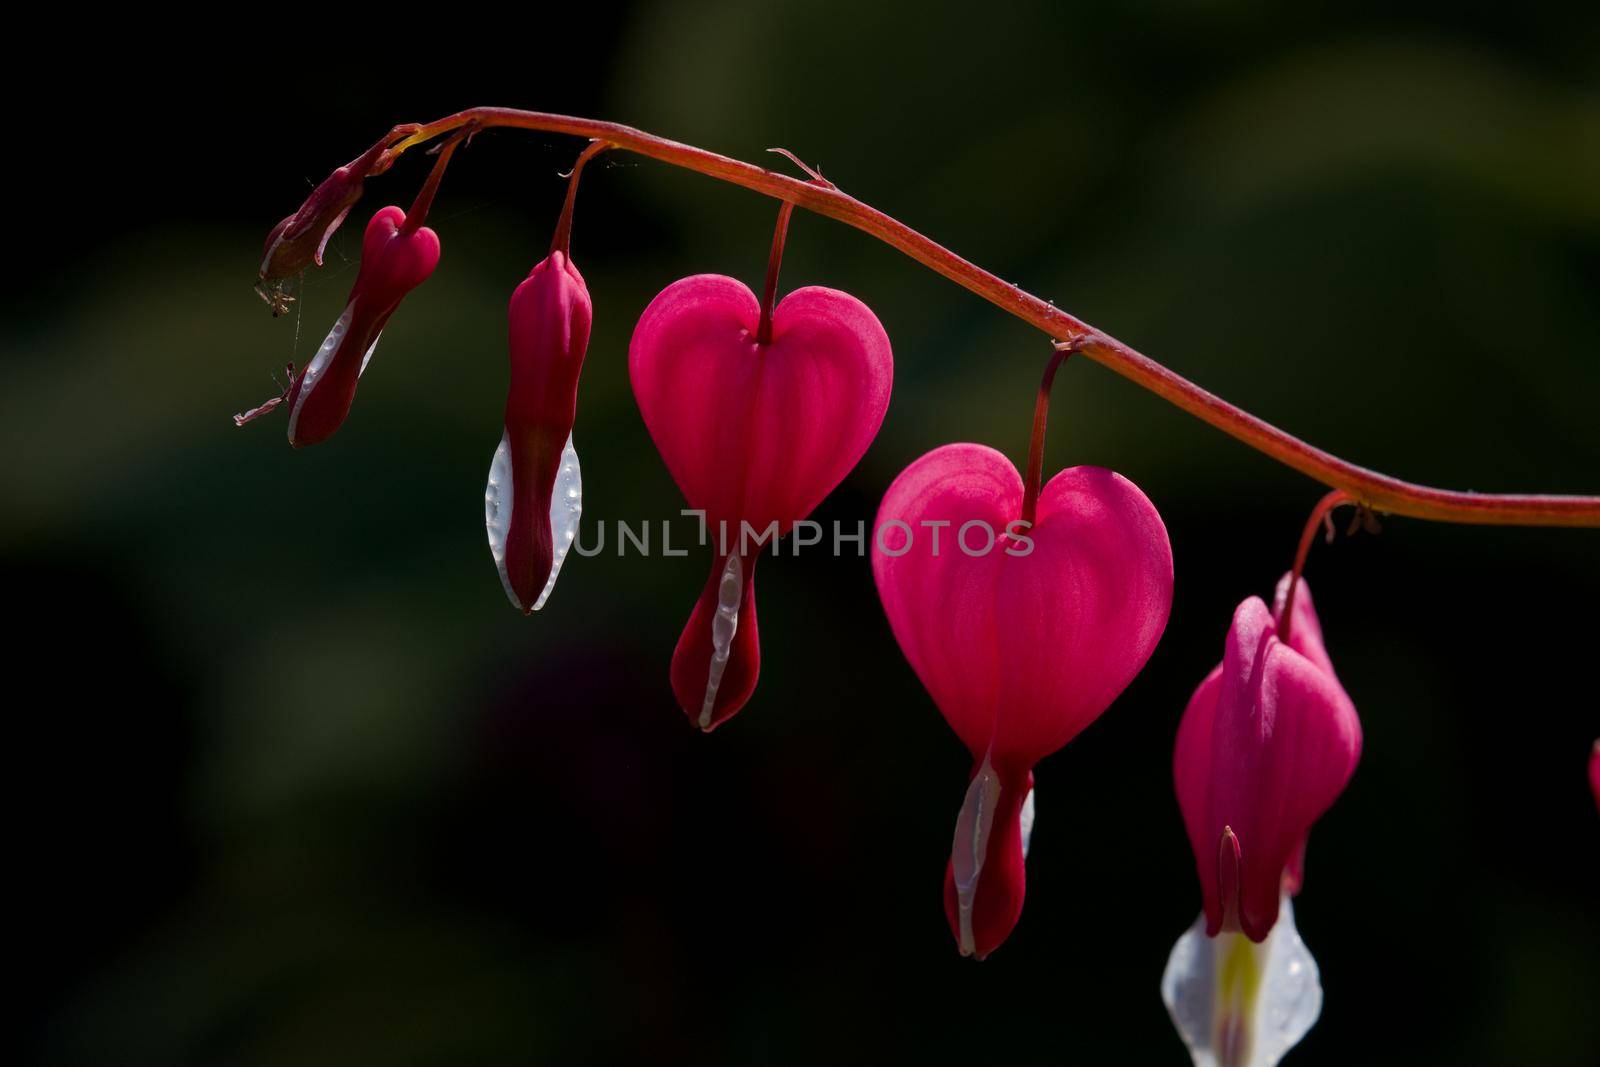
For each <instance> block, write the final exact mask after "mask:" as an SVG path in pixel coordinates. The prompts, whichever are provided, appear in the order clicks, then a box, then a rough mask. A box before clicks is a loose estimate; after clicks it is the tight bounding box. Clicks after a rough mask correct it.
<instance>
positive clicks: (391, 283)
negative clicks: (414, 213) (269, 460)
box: [284, 207, 439, 448]
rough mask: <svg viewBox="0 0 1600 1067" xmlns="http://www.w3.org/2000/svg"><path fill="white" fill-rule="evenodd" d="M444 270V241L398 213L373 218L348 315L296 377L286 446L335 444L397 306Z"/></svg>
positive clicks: (384, 212) (391, 209) (385, 212)
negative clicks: (441, 258)
mask: <svg viewBox="0 0 1600 1067" xmlns="http://www.w3.org/2000/svg"><path fill="white" fill-rule="evenodd" d="M438 265H439V237H438V235H437V234H435V233H434V232H433V231H432V230H430V229H428V228H427V227H426V226H421V227H419V226H417V225H416V224H408V216H407V215H406V213H405V212H404V211H402V210H400V209H399V208H397V207H386V208H384V209H382V210H381V211H379V212H378V213H377V214H376V215H374V216H372V221H371V222H369V223H367V233H366V236H365V237H364V238H363V239H362V242H361V270H360V272H359V273H358V274H357V275H356V283H355V285H354V286H353V287H352V288H351V290H350V300H349V302H348V303H347V304H346V305H345V309H344V313H343V314H342V315H340V316H339V320H338V321H337V322H335V323H334V324H333V329H332V330H331V331H330V332H329V333H328V336H327V339H326V340H324V341H323V342H322V347H320V348H319V349H317V354H316V355H315V356H313V357H312V359H311V362H309V363H307V364H306V365H305V366H304V367H303V368H302V369H301V371H300V373H299V374H298V375H296V376H295V379H294V381H293V383H292V384H291V385H290V386H289V394H288V396H287V397H286V398H285V401H284V402H285V403H287V404H288V405H289V443H290V444H291V445H293V446H294V447H296V448H303V447H304V446H306V445H314V444H318V443H319V442H322V441H326V440H327V439H328V438H330V437H332V436H333V434H334V431H336V430H337V429H338V428H339V427H340V426H341V425H343V423H344V420H345V416H346V415H348V414H350V405H351V403H352V402H354V400H355V396H356V382H357V380H358V379H359V378H360V377H361V374H362V372H363V371H365V370H366V369H367V363H368V362H370V361H371V359H372V353H373V350H374V349H376V348H377V347H378V336H379V335H380V334H381V333H382V332H383V328H384V326H385V325H386V324H387V323H388V321H389V316H390V315H393V314H394V311H395V309H396V308H397V307H399V306H400V301H401V299H402V298H404V297H405V295H406V294H407V293H409V292H410V291H411V290H413V289H415V288H416V287H417V286H419V285H421V284H422V283H423V282H425V281H427V279H428V276H429V275H430V274H432V273H433V269H434V268H435V267H437V266H438Z"/></svg>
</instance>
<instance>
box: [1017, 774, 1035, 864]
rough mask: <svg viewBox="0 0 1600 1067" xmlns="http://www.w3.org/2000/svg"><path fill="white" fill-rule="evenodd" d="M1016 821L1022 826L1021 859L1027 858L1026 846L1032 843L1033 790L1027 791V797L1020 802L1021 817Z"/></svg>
mask: <svg viewBox="0 0 1600 1067" xmlns="http://www.w3.org/2000/svg"><path fill="white" fill-rule="evenodd" d="M1018 821H1019V822H1020V823H1021V824H1022V858H1023V859H1027V858H1028V845H1029V844H1031V843H1032V841H1033V790H1031V789H1030V790H1028V795H1027V797H1026V798H1025V799H1024V800H1023V802H1022V815H1021V816H1020V817H1019V819H1018Z"/></svg>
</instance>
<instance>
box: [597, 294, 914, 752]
mask: <svg viewBox="0 0 1600 1067" xmlns="http://www.w3.org/2000/svg"><path fill="white" fill-rule="evenodd" d="M760 319H761V306H760V304H759V302H758V301H757V300H756V297H755V294H754V293H752V292H751V291H750V290H749V289H748V288H747V287H746V286H745V285H744V284H743V283H742V282H739V281H738V280H736V279H734V278H728V277H723V276H721V275H716V274H700V275H696V276H694V277H691V278H684V279H682V280H680V281H677V282H674V283H673V284H672V285H669V286H668V287H667V288H666V289H664V290H663V291H662V292H661V293H660V295H658V296H657V297H656V298H655V299H654V300H653V301H651V302H650V306H649V307H648V308H646V309H645V311H644V314H643V315H642V316H641V317H640V319H639V325H638V326H637V327H636V328H635V329H634V332H633V341H632V344H631V345H630V347H629V353H628V367H629V372H630V374H631V377H632V380H633V394H634V397H635V398H636V399H637V400H638V402H639V410H640V412H641V413H642V414H643V416H644V421H645V425H646V426H647V427H648V428H649V430H650V436H651V437H652V438H654V440H655V443H656V447H657V448H658V449H659V450H660V452H661V457H662V459H663V460H665V461H666V464H667V469H668V470H669V471H671V472H672V477H673V478H674V479H675V480H676V481H677V483H678V487H679V488H680V489H682V490H683V495H684V497H685V498H686V499H687V500H688V502H689V506H690V507H691V508H694V509H697V510H699V511H703V512H704V513H705V523H706V531H707V533H708V535H709V537H710V538H711V541H712V543H713V546H714V550H715V555H716V558H715V561H714V563H713V565H712V568H711V576H710V578H709V579H708V581H707V583H706V586H705V589H704V590H703V591H702V593H701V595H700V600H699V602H698V603H697V605H696V607H695V611H694V614H693V615H692V616H691V617H690V619H689V624H688V625H687V626H686V627H685V628H684V631H683V635H682V637H680V638H679V640H678V647H677V650H676V651H675V652H674V654H673V659H672V686H673V691H674V693H675V694H676V695H677V698H678V702H679V704H680V705H681V706H682V707H683V710H684V712H685V713H686V714H687V715H688V716H689V717H690V718H691V719H692V720H693V721H695V722H696V723H697V724H698V725H699V726H700V727H701V728H702V729H707V730H709V729H711V728H713V727H715V726H716V725H717V724H718V723H721V722H723V721H724V720H726V719H727V718H728V717H729V716H731V715H733V714H734V713H735V712H737V711H738V710H739V708H740V707H741V706H743V704H744V702H745V701H746V700H748V699H749V696H750V693H751V692H752V691H753V690H754V688H755V682H756V676H757V674H758V673H759V669H760V651H759V646H758V644H757V642H756V620H755V585H754V580H755V575H754V569H755V561H756V559H757V558H758V557H759V554H760V551H761V547H762V544H764V543H765V540H766V538H767V537H768V535H769V533H770V534H775V535H781V534H783V533H786V532H788V530H789V529H790V528H791V527H792V526H793V525H794V524H795V523H796V522H798V521H799V520H801V519H803V518H805V517H806V516H807V515H808V514H810V512H811V509H812V508H815V507H816V506H817V505H818V504H819V503H821V501H822V498H823V497H825V496H827V495H828V493H829V492H831V491H832V490H833V488H834V486H836V485H838V484H839V482H840V481H841V480H842V479H843V478H844V476H845V475H846V474H848V473H849V472H850V469H851V468H852V467H854V466H855V465H856V461H857V460H859V459H860V458H861V455H862V453H863V452H865V451H866V449H867V446H868V445H869V444H871V443H872V439H873V437H874V436H875V435H876V434H877V432H878V427H879V425H881V424H882V422H883V416H884V412H885V411H886V410H887V409H888V406H889V392H890V388H891V385H892V382H893V378H894V360H893V356H892V354H891V352H890V348H889V338H888V335H887V334H885V333H884V331H883V326H882V325H881V324H880V323H879V322H878V319H877V316H875V315H873V313H872V312H871V310H870V309H868V308H867V306H866V305H865V304H863V303H861V301H859V300H857V299H856V298H855V297H853V296H850V295H849V294H847V293H841V292H839V291H838V290H836V289H824V288H820V287H816V286H811V287H807V288H804V289H797V290H795V291H794V292H792V293H790V294H789V295H788V296H786V297H785V298H784V299H783V300H782V302H780V303H779V304H778V306H777V308H776V309H775V310H774V311H773V315H772V340H771V342H770V343H767V344H762V343H760V342H759V341H758V340H757V330H758V327H759V324H760ZM746 524H747V525H748V530H749V531H750V532H749V534H748V535H745V531H746Z"/></svg>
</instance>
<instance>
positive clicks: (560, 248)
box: [550, 141, 611, 259]
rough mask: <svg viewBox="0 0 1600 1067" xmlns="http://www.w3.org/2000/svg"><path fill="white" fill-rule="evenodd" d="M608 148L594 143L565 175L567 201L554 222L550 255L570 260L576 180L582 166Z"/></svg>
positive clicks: (600, 143)
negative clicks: (557, 255) (558, 254)
mask: <svg viewBox="0 0 1600 1067" xmlns="http://www.w3.org/2000/svg"><path fill="white" fill-rule="evenodd" d="M610 147H611V146H610V145H608V144H606V142H604V141H594V142H591V143H590V145H589V147H588V148H585V149H584V150H583V151H582V152H580V153H579V154H578V161H577V162H576V163H574V164H573V165H572V173H571V174H569V175H567V199H566V202H565V203H563V204H562V205H561V218H560V219H559V220H557V222H556V232H555V235H554V236H553V237H551V238H550V252H551V254H554V253H556V252H560V253H561V254H562V255H564V256H566V257H567V258H568V259H571V258H572V205H573V204H575V203H577V202H578V179H579V178H581V177H583V165H584V164H585V163H587V162H589V160H591V159H593V158H594V157H595V156H598V155H599V154H600V153H601V152H604V151H605V150H606V149H608V148H610Z"/></svg>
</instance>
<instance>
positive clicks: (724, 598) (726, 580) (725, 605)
mask: <svg viewBox="0 0 1600 1067" xmlns="http://www.w3.org/2000/svg"><path fill="white" fill-rule="evenodd" d="M743 599H744V564H742V563H740V562H739V557H738V556H737V555H730V556H729V557H728V562H727V563H726V564H725V565H724V566H723V568H722V580H721V581H720V582H718V583H717V614H716V616H715V617H714V618H713V619H712V620H711V667H710V669H709V670H708V671H707V672H706V696H705V700H703V701H702V702H701V704H700V729H702V730H707V729H710V727H711V711H712V708H714V707H715V706H716V703H717V687H718V686H720V685H721V684H722V672H723V671H725V670H727V668H728V656H729V654H730V652H731V651H732V649H733V635H734V634H736V633H738V632H739V604H740V602H741V601H742V600H743Z"/></svg>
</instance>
